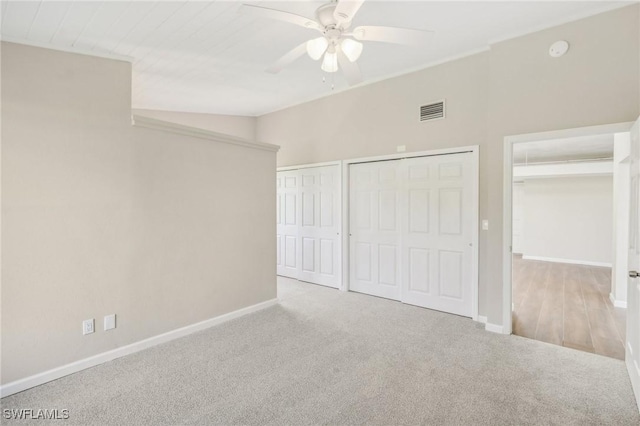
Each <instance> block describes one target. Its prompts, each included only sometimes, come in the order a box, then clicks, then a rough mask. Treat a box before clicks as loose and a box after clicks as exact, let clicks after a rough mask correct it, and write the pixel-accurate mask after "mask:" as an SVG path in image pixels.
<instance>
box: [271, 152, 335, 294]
mask: <svg viewBox="0 0 640 426" xmlns="http://www.w3.org/2000/svg"><path fill="white" fill-rule="evenodd" d="M326 166H338V171H339V173H338V178H339V179H340V182H339V185H338V188H339V189H338V191H339V192H338V200H341V201H342V199H343V192H342V188H343V183H342V182H344V176H343V173H342V170H343V167H341V166H342V161H325V162H323V163H310V164H300V165H297V166H282V167H277V168H276V171H277V172H286V171H291V170H300V169H312V168H315V167H326ZM338 211H339V212H340V213H341V214H342V209H339V210H338ZM338 220H339V221H340V223H339V224H338V228H339V229H342V228H343V226H344V225H343V224H344V220H343V218H342V216H339V217H338ZM342 244H343V239H341V240H340V244H338V259H342V258H343V253H344V250H343V249H342V247H343V245H342ZM340 267H341V268H342V270H341V271H340V274H338V276H339V279H340V283H339V286H338V288H339V289H342V286H343V285H344V284H343V282H342V277H344V265H343V264H340ZM330 288H331V287H330ZM333 288H335V287H333Z"/></svg>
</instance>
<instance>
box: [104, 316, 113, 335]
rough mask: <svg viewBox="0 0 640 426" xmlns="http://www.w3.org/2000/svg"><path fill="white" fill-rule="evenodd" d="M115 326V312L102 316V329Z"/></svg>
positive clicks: (105, 329) (109, 328)
mask: <svg viewBox="0 0 640 426" xmlns="http://www.w3.org/2000/svg"><path fill="white" fill-rule="evenodd" d="M114 328H116V314H111V315H106V316H105V317H104V331H107V330H112V329H114Z"/></svg>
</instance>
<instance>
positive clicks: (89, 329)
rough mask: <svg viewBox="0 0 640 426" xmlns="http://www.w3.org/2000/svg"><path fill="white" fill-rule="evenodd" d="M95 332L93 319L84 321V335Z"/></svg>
mask: <svg viewBox="0 0 640 426" xmlns="http://www.w3.org/2000/svg"><path fill="white" fill-rule="evenodd" d="M94 331H95V329H94V327H93V318H91V319H88V320H84V321H82V334H91V333H93V332H94Z"/></svg>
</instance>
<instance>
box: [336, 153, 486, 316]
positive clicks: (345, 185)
mask: <svg viewBox="0 0 640 426" xmlns="http://www.w3.org/2000/svg"><path fill="white" fill-rule="evenodd" d="M465 152H469V153H471V155H472V164H473V165H474V167H475V170H474V171H473V176H474V179H473V185H472V192H473V194H472V198H473V203H472V207H473V214H472V217H473V223H472V232H471V240H472V244H473V250H472V251H471V253H472V270H471V277H472V280H473V282H472V285H471V318H472V319H473V320H474V321H478V238H479V234H478V233H479V230H478V224H479V180H480V179H479V170H480V146H479V145H470V146H461V147H457V148H446V149H437V150H432V151H420V152H403V153H400V154H389V155H380V156H376V157H363V158H354V159H350V160H343V161H342V218H343V220H342V247H343V248H345V247H346V248H347V249H343V250H342V286H341V287H340V290H342V291H349V250H348V247H349V165H351V164H356V163H371V162H375V161H385V160H400V159H402V158H414V157H430V156H434V155H446V154H461V153H465Z"/></svg>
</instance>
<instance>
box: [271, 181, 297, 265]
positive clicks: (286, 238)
mask: <svg viewBox="0 0 640 426" xmlns="http://www.w3.org/2000/svg"><path fill="white" fill-rule="evenodd" d="M276 186H277V198H278V200H277V201H278V205H277V207H278V210H277V215H276V217H277V224H276V241H277V250H278V255H277V259H278V262H277V265H276V272H277V274H278V275H282V276H285V277H291V278H297V276H298V261H297V249H298V244H297V238H298V176H297V174H296V173H295V172H278V174H277V176H276Z"/></svg>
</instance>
